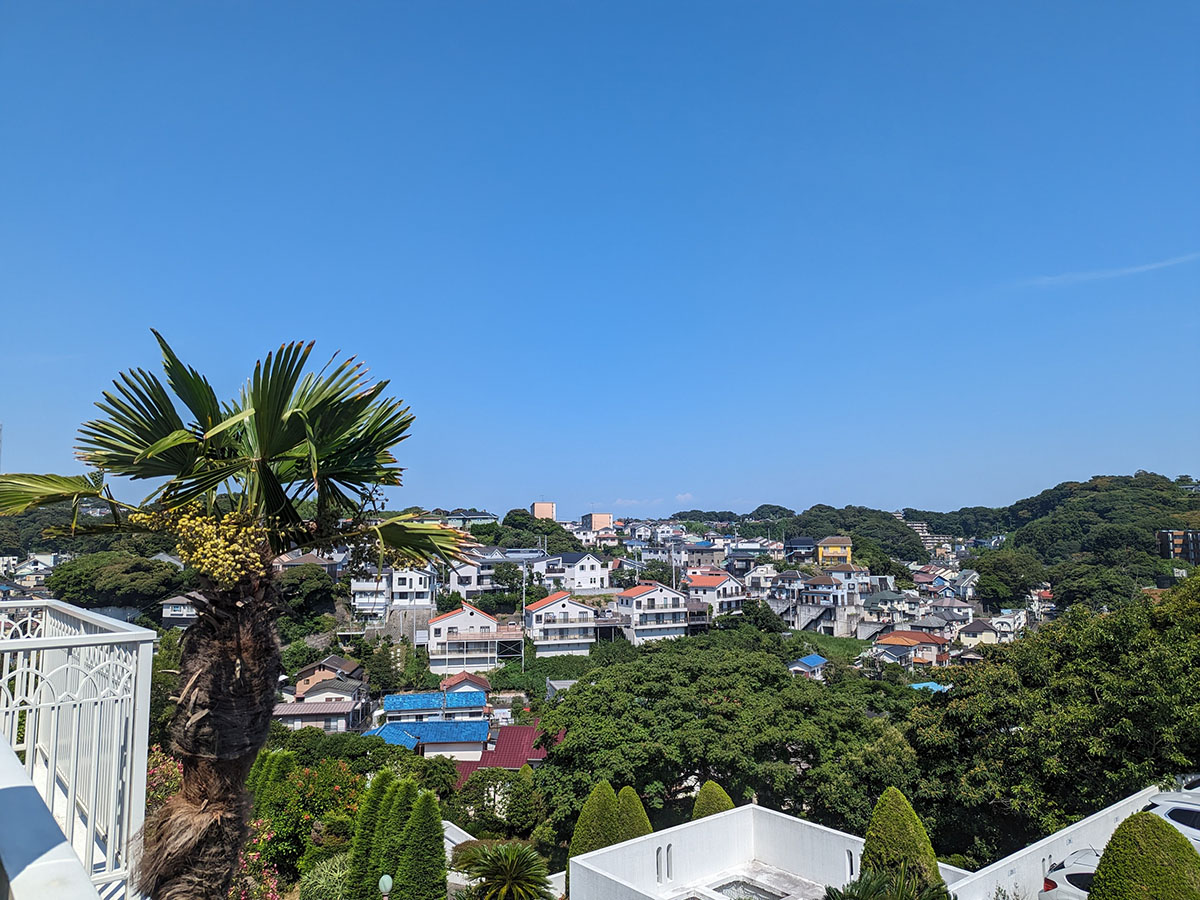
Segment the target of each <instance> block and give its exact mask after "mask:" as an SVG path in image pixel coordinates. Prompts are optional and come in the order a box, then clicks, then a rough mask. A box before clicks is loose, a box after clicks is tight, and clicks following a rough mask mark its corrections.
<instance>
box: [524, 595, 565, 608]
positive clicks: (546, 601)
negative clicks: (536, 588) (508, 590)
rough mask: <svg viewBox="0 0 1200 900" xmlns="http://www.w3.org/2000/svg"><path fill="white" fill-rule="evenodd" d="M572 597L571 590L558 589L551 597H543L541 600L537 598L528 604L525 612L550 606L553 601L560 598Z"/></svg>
mask: <svg viewBox="0 0 1200 900" xmlns="http://www.w3.org/2000/svg"><path fill="white" fill-rule="evenodd" d="M570 599H571V592H570V591H557V592H555V593H553V594H551V595H550V596H549V597H543V598H542V599H541V600H537V601H535V602H534V603H528V604H526V606H525V612H537V611H538V610H539V609H541V608H542V607H543V606H549V605H550V604H551V603H557V602H558V601H559V600H570Z"/></svg>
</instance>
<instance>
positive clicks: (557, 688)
mask: <svg viewBox="0 0 1200 900" xmlns="http://www.w3.org/2000/svg"><path fill="white" fill-rule="evenodd" d="M578 682H579V679H578V678H558V679H555V678H547V679H546V702H547V703H548V702H550V701H551V700H553V699H554V698H555V697H557V696H558V695H559V694H561V693H562V692H563V691H566V690H570V689H571V688H572V687H573V686H574V685H576V684H577V683H578Z"/></svg>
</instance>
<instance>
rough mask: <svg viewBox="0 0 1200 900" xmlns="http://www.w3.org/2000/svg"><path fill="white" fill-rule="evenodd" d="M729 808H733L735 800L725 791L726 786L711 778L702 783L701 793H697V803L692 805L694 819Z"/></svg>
mask: <svg viewBox="0 0 1200 900" xmlns="http://www.w3.org/2000/svg"><path fill="white" fill-rule="evenodd" d="M727 809H733V800H732V799H731V798H730V796H729V794H727V793H726V792H725V788H723V787H721V786H720V785H719V784H717V783H716V782H715V781H713V780H711V779H710V780H708V781H706V782H704V784H702V785H700V793H698V794H696V805H695V806H693V807H692V819H703V818H704V817H705V816H712V815H716V814H717V813H719V812H725V810H727Z"/></svg>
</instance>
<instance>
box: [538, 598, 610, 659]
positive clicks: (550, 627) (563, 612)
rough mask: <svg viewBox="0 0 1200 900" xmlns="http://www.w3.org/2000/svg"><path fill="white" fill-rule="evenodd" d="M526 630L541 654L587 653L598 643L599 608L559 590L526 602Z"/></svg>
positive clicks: (572, 654) (583, 654)
mask: <svg viewBox="0 0 1200 900" xmlns="http://www.w3.org/2000/svg"><path fill="white" fill-rule="evenodd" d="M525 634H526V635H527V636H528V637H529V639H530V640H532V641H533V645H534V647H535V648H536V650H537V655H538V656H587V654H588V651H589V650H590V649H591V646H592V644H594V643H596V610H595V609H594V608H593V607H591V606H588V605H587V604H586V603H580V602H579V601H578V600H572V599H571V595H570V593H568V592H567V591H558V592H557V593H554V594H551V595H550V596H549V597H545V598H543V599H541V600H537V601H535V602H533V603H529V604H526V606H525Z"/></svg>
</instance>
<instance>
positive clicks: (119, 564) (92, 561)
mask: <svg viewBox="0 0 1200 900" xmlns="http://www.w3.org/2000/svg"><path fill="white" fill-rule="evenodd" d="M188 584H189V577H188V575H187V574H186V573H185V572H183V571H182V570H180V568H179V567H178V566H175V565H172V564H171V563H168V562H160V561H158V560H156V559H145V558H143V557H140V556H134V555H133V554H132V553H126V552H124V551H120V550H105V551H103V552H100V553H89V554H87V555H86V556H78V557H76V558H75V559H71V560H68V561H67V562H64V563H60V564H59V565H58V566H56V567H55V569H54V571H53V572H52V573H51V574H50V576H49V577H48V578H47V579H46V587H47V588H49V589H50V590H51V591H53V592H54V596H55V597H56V598H58V599H59V600H63V601H65V602H67V603H73V604H75V605H76V606H82V607H85V608H90V607H96V606H133V607H136V608H138V609H143V610H155V611H157V605H158V602H159V601H160V600H166V599H167V598H168V597H171V596H173V595H175V594H178V593H179V592H180V591H182V590H184V588H185V586H186V585H188Z"/></svg>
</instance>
